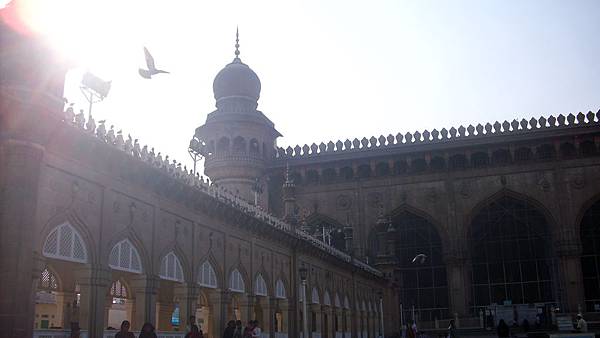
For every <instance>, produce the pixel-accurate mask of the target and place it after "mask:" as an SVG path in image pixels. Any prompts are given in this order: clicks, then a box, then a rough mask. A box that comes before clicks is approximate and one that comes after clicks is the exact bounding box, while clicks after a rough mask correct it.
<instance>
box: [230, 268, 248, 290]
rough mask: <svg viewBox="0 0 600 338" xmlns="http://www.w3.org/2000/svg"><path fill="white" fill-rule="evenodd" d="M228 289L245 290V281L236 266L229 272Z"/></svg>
mask: <svg viewBox="0 0 600 338" xmlns="http://www.w3.org/2000/svg"><path fill="white" fill-rule="evenodd" d="M229 290H230V291H233V292H239V293H244V292H246V283H245V282H244V277H243V276H242V273H241V272H240V270H238V269H237V268H235V269H233V270H232V271H231V273H230V274H229Z"/></svg>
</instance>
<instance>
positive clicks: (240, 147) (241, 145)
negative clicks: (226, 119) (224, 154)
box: [232, 136, 246, 154]
mask: <svg viewBox="0 0 600 338" xmlns="http://www.w3.org/2000/svg"><path fill="white" fill-rule="evenodd" d="M232 152H233V153H234V154H245V153H246V140H244V138H243V137H241V136H238V137H236V138H234V139H233V147H232Z"/></svg>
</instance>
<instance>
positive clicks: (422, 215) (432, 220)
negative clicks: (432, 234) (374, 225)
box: [389, 203, 449, 243]
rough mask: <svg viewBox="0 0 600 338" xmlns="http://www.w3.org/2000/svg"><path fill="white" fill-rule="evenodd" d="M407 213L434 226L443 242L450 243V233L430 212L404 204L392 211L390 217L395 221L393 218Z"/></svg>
mask: <svg viewBox="0 0 600 338" xmlns="http://www.w3.org/2000/svg"><path fill="white" fill-rule="evenodd" d="M405 213H406V214H412V215H415V216H417V217H420V218H422V219H424V220H426V221H427V222H428V223H430V224H431V225H433V227H434V228H435V230H436V231H437V233H438V234H439V236H440V237H441V239H442V241H443V242H444V243H447V242H448V240H449V235H448V232H447V231H446V229H445V228H444V227H443V226H442V224H441V223H440V222H439V221H438V220H436V219H435V218H434V217H433V216H431V215H430V214H429V213H428V212H426V211H424V210H421V209H419V208H417V207H414V206H412V205H410V204H406V203H404V204H402V205H400V206H398V207H396V208H395V209H394V210H392V212H390V213H389V216H390V217H391V218H392V219H393V218H396V217H398V216H400V215H402V214H405Z"/></svg>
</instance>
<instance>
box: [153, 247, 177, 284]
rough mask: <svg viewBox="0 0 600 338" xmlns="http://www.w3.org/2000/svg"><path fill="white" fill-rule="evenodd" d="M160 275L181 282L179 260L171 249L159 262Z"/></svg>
mask: <svg viewBox="0 0 600 338" xmlns="http://www.w3.org/2000/svg"><path fill="white" fill-rule="evenodd" d="M159 275H160V277H161V278H163V279H167V280H173V281H176V282H183V269H182V267H181V262H180V261H179V258H177V255H175V253H174V252H173V251H171V252H169V253H168V254H167V255H166V256H165V257H163V259H162V260H161V263H160V273H159Z"/></svg>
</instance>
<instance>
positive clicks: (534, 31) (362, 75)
mask: <svg viewBox="0 0 600 338" xmlns="http://www.w3.org/2000/svg"><path fill="white" fill-rule="evenodd" d="M32 1H34V2H36V1H35V0H32ZM37 3H38V6H39V7H40V8H43V9H44V11H43V13H44V15H43V16H39V17H37V18H38V19H37V20H39V21H43V25H41V24H40V26H41V27H44V28H43V29H42V30H43V32H44V34H46V35H47V36H48V38H49V40H50V41H51V42H52V43H53V44H54V45H55V46H56V48H57V49H59V50H61V51H62V52H63V53H64V54H65V55H67V56H69V57H72V58H74V59H75V60H77V61H78V62H79V64H80V66H81V68H78V69H75V70H73V71H72V72H71V73H70V74H69V76H68V77H67V83H66V86H65V93H66V94H65V95H66V96H67V98H69V100H71V101H75V102H78V107H80V108H87V104H85V100H84V99H83V96H82V94H81V93H80V92H79V88H78V83H79V81H80V77H81V74H82V71H83V69H85V68H89V69H90V70H91V71H92V72H94V73H95V74H97V75H98V76H100V77H102V78H104V79H107V80H112V81H113V86H112V89H111V92H110V94H109V96H108V98H107V99H106V100H105V101H104V102H102V103H100V104H97V105H95V107H94V117H95V118H96V120H100V119H107V120H108V124H109V125H110V124H115V126H117V128H122V129H123V131H124V132H125V134H127V133H131V134H132V136H133V137H134V138H139V139H140V141H141V143H142V145H143V144H148V145H151V146H154V147H155V148H156V150H157V151H161V152H162V153H163V155H164V154H169V155H171V158H176V159H178V160H180V161H184V163H187V164H188V167H189V163H190V161H189V157H188V155H187V145H188V142H189V140H190V138H191V137H192V135H193V132H194V129H195V128H196V127H197V126H199V125H201V124H203V123H204V121H205V119H206V115H207V114H208V113H210V112H211V111H212V110H214V98H213V93H212V81H213V79H214V76H215V75H216V74H217V72H218V71H219V70H220V69H221V68H223V67H224V66H225V65H226V64H227V63H229V62H231V60H232V59H233V56H234V55H233V51H234V43H235V41H234V40H235V28H236V25H239V27H240V44H241V47H240V51H241V58H242V61H243V62H244V63H246V64H248V65H249V66H250V67H251V68H252V69H253V70H254V71H255V72H256V73H257V74H258V76H259V77H260V79H261V82H262V92H261V98H260V101H259V109H260V110H261V111H263V112H264V113H265V114H266V115H267V116H268V117H269V118H270V119H271V120H272V121H273V122H274V123H275V126H276V128H277V129H278V130H279V131H280V132H281V133H282V134H283V135H284V137H283V138H280V139H279V141H278V143H279V145H280V146H284V147H287V146H288V145H292V146H294V145H295V144H304V143H309V144H310V143H313V142H315V143H317V144H318V143H319V142H321V141H324V142H325V143H326V142H327V141H329V140H333V141H334V142H335V141H336V140H338V139H342V141H343V140H344V139H345V138H354V137H358V138H359V139H360V138H362V137H364V136H366V137H367V138H369V137H370V136H375V137H378V136H379V135H381V134H384V135H387V134H389V133H392V134H394V135H395V134H396V133H398V132H402V133H406V132H407V131H410V132H414V131H416V130H420V131H422V130H424V129H428V130H431V129H433V128H438V129H439V128H442V127H450V126H458V125H460V124H465V123H466V124H468V123H473V124H476V123H479V122H481V123H485V122H493V121H495V120H504V119H509V120H512V119H514V118H517V119H520V118H523V117H525V118H529V117H531V116H536V117H539V116H540V115H549V114H557V113H569V112H578V111H588V110H594V111H597V110H598V109H599V108H600V57H599V55H600V38H599V37H600V20H598V18H599V17H600V1H594V0H589V1H578V0H572V1H551V0H544V1H541V0H540V1H533V0H530V1H522V0H511V1H508V0H504V1H502V0H500V1H492V0H485V1H479V0H477V1H441V0H440V1H425V0H418V1H417V0H414V1H400V0H392V1H348V0H340V1H323V0H321V1H318V0H305V1H300V0H299V1H283V0H273V1H258V0H253V1H247V0H246V1H244V0H239V1H223V0H219V1H192V0H190V1H178V0H172V1H116V0H115V1H111V0H107V1H92V0H77V1H69V0H55V1H49V2H47V3H52V4H53V5H52V6H53V7H52V9H53V10H54V11H53V12H52V11H49V10H48V8H47V6H49V5H47V4H45V2H44V0H38V1H37ZM40 3H42V4H44V5H39V4H40ZM44 6H45V7H44ZM40 18H41V19H40ZM44 25H45V26H44ZM142 46H147V47H148V48H149V49H150V51H151V52H152V54H153V55H154V57H155V60H156V64H157V67H159V68H163V69H165V70H168V71H170V72H171V74H170V75H159V76H156V77H155V78H153V79H152V80H145V79H142V78H141V77H140V76H139V75H138V74H137V69H138V67H140V66H143V64H144V56H143V50H142Z"/></svg>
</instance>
